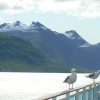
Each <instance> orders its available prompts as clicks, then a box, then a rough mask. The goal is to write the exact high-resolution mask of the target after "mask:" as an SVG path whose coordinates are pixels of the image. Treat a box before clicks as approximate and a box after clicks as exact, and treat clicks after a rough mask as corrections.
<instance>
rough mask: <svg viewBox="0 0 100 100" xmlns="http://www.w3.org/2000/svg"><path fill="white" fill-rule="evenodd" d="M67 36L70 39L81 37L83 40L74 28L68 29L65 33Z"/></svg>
mask: <svg viewBox="0 0 100 100" xmlns="http://www.w3.org/2000/svg"><path fill="white" fill-rule="evenodd" d="M63 34H64V35H65V36H67V37H68V38H70V39H80V40H83V39H82V38H81V37H80V36H79V35H78V33H77V32H76V31H74V30H70V31H66V32H64V33H63Z"/></svg>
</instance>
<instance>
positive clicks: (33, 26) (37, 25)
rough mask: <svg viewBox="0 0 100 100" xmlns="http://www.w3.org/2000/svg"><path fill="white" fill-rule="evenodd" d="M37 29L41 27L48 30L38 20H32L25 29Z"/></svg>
mask: <svg viewBox="0 0 100 100" xmlns="http://www.w3.org/2000/svg"><path fill="white" fill-rule="evenodd" d="M37 29H43V30H48V28H47V27H45V26H44V25H42V24H41V23H39V22H34V21H33V22H32V24H31V25H30V26H29V27H28V28H27V29H26V30H37Z"/></svg>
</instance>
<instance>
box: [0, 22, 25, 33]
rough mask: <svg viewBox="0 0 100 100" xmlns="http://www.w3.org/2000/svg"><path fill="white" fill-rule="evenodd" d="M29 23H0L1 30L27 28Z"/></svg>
mask: <svg viewBox="0 0 100 100" xmlns="http://www.w3.org/2000/svg"><path fill="white" fill-rule="evenodd" d="M26 28H27V25H25V24H23V23H21V22H19V21H16V22H14V23H4V24H1V25H0V32H7V31H14V30H20V31H22V30H25V29H26Z"/></svg>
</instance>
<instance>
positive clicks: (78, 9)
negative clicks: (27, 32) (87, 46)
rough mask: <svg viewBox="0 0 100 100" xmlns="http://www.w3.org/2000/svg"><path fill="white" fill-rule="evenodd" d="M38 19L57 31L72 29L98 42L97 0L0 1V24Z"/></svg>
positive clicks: (99, 4) (99, 13)
mask: <svg viewBox="0 0 100 100" xmlns="http://www.w3.org/2000/svg"><path fill="white" fill-rule="evenodd" d="M17 20H19V21H21V22H22V23H24V24H26V25H30V24H31V23H32V21H35V22H36V21H38V22H40V23H42V24H43V25H45V26H46V27H48V28H49V29H51V30H53V31H57V32H65V31H69V30H75V31H76V32H78V34H79V35H80V36H82V37H83V38H84V39H85V40H86V41H88V42H89V43H92V44H95V43H98V42H100V0H0V24H2V23H11V22H15V21H17Z"/></svg>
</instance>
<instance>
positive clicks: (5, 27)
mask: <svg viewBox="0 0 100 100" xmlns="http://www.w3.org/2000/svg"><path fill="white" fill-rule="evenodd" d="M14 31H15V32H14ZM16 31H20V32H22V33H28V32H30V33H31V34H33V33H37V32H39V31H46V33H49V32H50V31H51V30H50V29H49V28H47V27H46V26H44V25H43V24H41V23H39V22H34V21H33V22H32V23H31V25H30V26H27V25H25V24H23V23H21V22H20V21H16V22H14V23H4V24H1V25H0V32H9V34H10V35H12V34H13V35H14V36H16ZM52 32H53V34H56V35H59V34H64V36H66V37H67V38H68V39H71V40H72V41H74V43H76V45H77V46H78V47H89V46H91V44H90V43H88V42H87V41H85V40H84V39H83V38H82V37H81V36H80V35H79V34H78V33H77V32H76V31H74V30H70V31H66V32H64V33H58V32H56V31H52ZM22 33H17V36H19V37H20V35H21V36H23V35H22ZM24 35H26V34H24ZM28 35H29V33H28Z"/></svg>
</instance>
